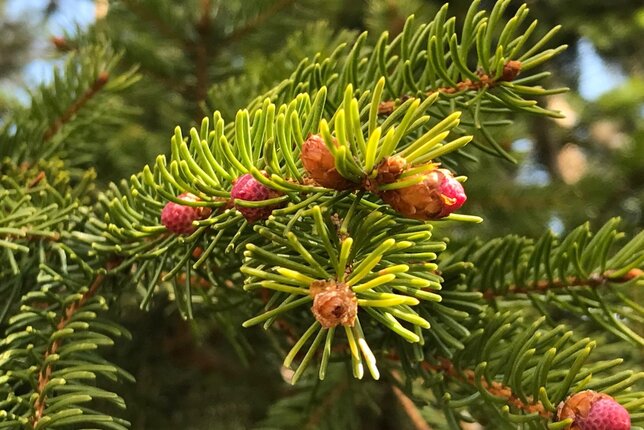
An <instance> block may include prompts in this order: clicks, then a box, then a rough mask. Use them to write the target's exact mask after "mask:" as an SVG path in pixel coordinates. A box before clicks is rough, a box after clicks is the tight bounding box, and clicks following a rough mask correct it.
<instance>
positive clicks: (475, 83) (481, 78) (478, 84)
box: [378, 60, 521, 116]
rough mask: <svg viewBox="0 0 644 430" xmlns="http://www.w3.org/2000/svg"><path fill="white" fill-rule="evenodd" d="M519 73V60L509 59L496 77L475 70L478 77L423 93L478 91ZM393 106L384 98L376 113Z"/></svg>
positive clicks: (387, 113) (429, 94)
mask: <svg viewBox="0 0 644 430" xmlns="http://www.w3.org/2000/svg"><path fill="white" fill-rule="evenodd" d="M519 73H521V62H520V61H517V60H510V61H507V62H506V63H505V64H504V66H503V73H502V74H501V76H499V77H498V78H494V77H492V76H489V75H488V74H487V73H485V72H483V71H482V70H477V71H476V75H477V76H478V79H470V78H467V79H463V80H462V81H459V82H456V83H455V84H454V85H448V86H443V87H438V88H436V89H430V90H428V91H427V92H426V93H425V95H426V96H428V97H429V96H431V95H432V94H434V93H439V94H450V95H451V94H456V93H463V92H466V91H480V90H482V89H488V88H494V87H495V86H497V85H499V84H501V83H502V82H512V81H513V80H514V79H516V77H517V76H518V75H519ZM408 98H409V96H407V95H403V96H401V98H400V99H401V101H405V100H406V99H408ZM395 106H396V100H385V101H383V102H381V103H380V105H379V106H378V114H379V115H383V116H387V115H390V114H391V112H393V109H394V108H395Z"/></svg>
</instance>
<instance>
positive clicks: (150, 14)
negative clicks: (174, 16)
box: [123, 0, 184, 43]
mask: <svg viewBox="0 0 644 430" xmlns="http://www.w3.org/2000/svg"><path fill="white" fill-rule="evenodd" d="M123 3H124V4H125V5H126V6H127V7H128V8H129V9H130V10H131V11H132V12H133V13H134V14H135V15H136V16H138V17H139V18H140V19H141V20H142V21H147V22H148V23H150V24H151V25H150V27H151V28H153V29H154V30H155V31H158V32H160V33H161V34H162V35H164V36H165V37H167V38H168V39H171V40H175V41H177V42H179V43H183V42H184V37H183V36H182V35H180V34H178V33H176V32H175V31H173V27H172V26H170V25H168V23H167V22H165V21H164V20H163V19H162V18H161V17H160V16H159V15H158V14H156V13H155V12H154V11H153V10H151V8H149V7H146V6H145V5H144V4H142V2H141V1H140V0H123Z"/></svg>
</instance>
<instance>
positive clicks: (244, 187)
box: [230, 173, 282, 223]
mask: <svg viewBox="0 0 644 430" xmlns="http://www.w3.org/2000/svg"><path fill="white" fill-rule="evenodd" d="M281 195H282V194H281V193H280V192H278V191H275V190H272V189H270V188H268V187H266V186H265V185H264V184H262V183H261V182H259V181H258V180H257V179H255V178H254V177H253V175H251V174H250V173H246V174H243V175H241V176H240V177H239V178H237V180H235V183H234V184H233V189H232V190H231V192H230V197H231V198H232V199H238V200H246V201H251V202H260V201H262V200H269V199H273V198H275V197H279V196H281ZM281 206H282V205H279V204H278V205H267V206H261V207H253V208H251V207H246V206H242V205H240V204H239V203H235V208H236V209H237V210H238V211H239V212H240V213H241V214H242V215H243V216H244V218H246V220H247V221H248V222H250V223H253V222H256V221H260V220H264V219H267V218H268V217H269V216H270V215H271V213H272V212H273V210H274V209H277V208H279V207H281Z"/></svg>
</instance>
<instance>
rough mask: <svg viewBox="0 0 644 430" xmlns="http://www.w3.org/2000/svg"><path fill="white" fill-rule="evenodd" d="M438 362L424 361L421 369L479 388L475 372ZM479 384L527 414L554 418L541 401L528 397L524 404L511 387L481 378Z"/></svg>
mask: <svg viewBox="0 0 644 430" xmlns="http://www.w3.org/2000/svg"><path fill="white" fill-rule="evenodd" d="M436 361H438V363H439V364H431V363H429V362H427V361H423V362H422V363H421V367H422V368H423V369H425V370H427V371H430V372H434V373H437V372H438V373H442V374H443V375H445V376H447V377H449V378H451V379H452V380H455V381H458V382H465V383H467V384H469V385H471V386H472V387H474V388H477V386H478V384H477V381H476V376H475V372H474V370H472V369H464V370H460V371H459V370H457V369H456V367H455V366H454V363H452V361H450V360H449V359H447V358H445V357H437V358H436ZM479 384H480V385H481V386H483V387H484V388H485V389H486V390H487V391H488V392H489V393H490V394H491V395H493V396H496V397H502V398H504V399H506V401H507V403H508V404H510V405H512V406H514V407H515V408H517V409H518V410H521V411H523V412H525V413H526V414H533V413H535V412H536V413H538V414H539V415H540V416H542V417H543V418H546V419H550V418H552V412H550V411H548V410H547V409H546V408H545V407H544V406H543V404H542V403H541V402H540V401H539V400H537V399H532V398H530V397H528V402H524V401H523V400H521V399H520V398H519V397H518V396H516V395H515V394H514V393H513V392H512V389H511V388H510V387H508V386H506V385H504V384H502V383H501V382H498V381H492V383H488V382H487V381H486V380H485V378H483V377H481V379H480V382H479Z"/></svg>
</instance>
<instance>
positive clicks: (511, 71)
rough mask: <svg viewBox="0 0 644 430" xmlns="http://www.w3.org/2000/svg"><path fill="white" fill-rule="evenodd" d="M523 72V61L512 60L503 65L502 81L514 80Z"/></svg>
mask: <svg viewBox="0 0 644 430" xmlns="http://www.w3.org/2000/svg"><path fill="white" fill-rule="evenodd" d="M519 73H521V61H516V60H510V61H508V62H507V63H505V64H504V65H503V74H502V75H501V79H500V80H501V81H506V82H507V81H513V80H515V79H516V77H517V76H519Z"/></svg>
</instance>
